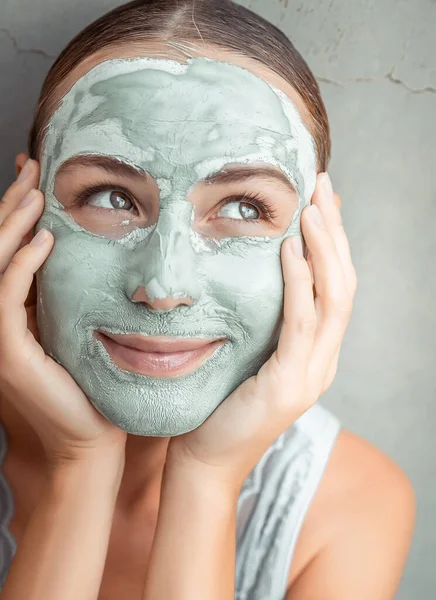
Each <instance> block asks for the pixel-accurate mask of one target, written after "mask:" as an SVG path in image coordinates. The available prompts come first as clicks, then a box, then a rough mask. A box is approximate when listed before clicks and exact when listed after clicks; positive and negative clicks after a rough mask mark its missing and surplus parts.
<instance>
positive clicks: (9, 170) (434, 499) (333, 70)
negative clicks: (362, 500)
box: [0, 0, 436, 600]
mask: <svg viewBox="0 0 436 600" xmlns="http://www.w3.org/2000/svg"><path fill="white" fill-rule="evenodd" d="M121 3H122V2H120V1H117V0H93V1H92V2H89V0H0V75H1V77H0V132H1V140H2V141H1V143H0V188H1V189H3V188H5V187H6V186H7V185H8V184H9V182H10V181H11V180H12V178H13V174H14V169H13V159H14V156H15V154H16V153H17V152H19V151H22V150H25V148H26V144H25V142H26V133H27V128H28V126H29V123H30V116H31V110H32V107H33V105H34V102H35V101H36V98H37V94H38V91H39V87H40V85H41V83H42V78H43V75H44V74H45V73H46V71H47V69H48V68H49V66H50V64H51V63H52V60H53V57H54V56H55V55H56V54H57V53H58V52H59V51H60V50H61V49H62V47H63V46H64V45H65V43H66V42H67V41H68V40H69V39H70V38H71V37H72V35H73V34H74V33H76V32H77V31H78V30H80V29H81V28H82V27H83V26H84V25H85V24H87V23H88V22H89V21H90V20H91V19H93V18H94V17H97V16H98V15H100V14H102V13H103V12H104V11H105V10H106V9H109V8H112V7H114V6H116V5H118V4H121ZM242 3H243V4H245V5H246V6H248V7H250V8H252V9H254V10H255V11H258V12H259V13H261V14H262V15H264V16H266V17H267V18H269V19H270V20H271V21H273V22H274V23H276V24H277V25H279V26H280V27H281V28H282V29H283V30H284V31H285V32H286V33H287V34H288V35H289V36H290V37H291V39H292V40H293V41H294V42H295V44H296V46H297V48H298V49H299V50H300V51H301V53H302V54H303V56H304V57H305V58H306V59H307V60H308V62H309V64H310V66H311V67H312V69H313V71H314V73H315V74H316V76H317V77H318V79H319V81H320V83H321V88H322V92H323V95H324V98H325V101H326V104H327V108H328V111H329V115H330V119H331V124H332V134H333V142H334V148H333V160H332V163H331V169H330V172H331V175H332V179H333V183H334V185H335V187H336V189H337V191H338V192H339V193H340V194H341V196H342V199H343V215H344V220H345V225H346V229H347V231H348V234H349V237H350V240H351V246H352V251H353V256H354V261H355V265H356V268H357V271H358V275H359V283H360V285H359V290H358V294H357V298H356V305H355V312H354V316H353V318H352V322H351V325H350V328H349V331H348V334H347V337H346V341H345V344H344V347H343V351H342V358H341V363H340V371H339V375H338V378H337V380H336V382H335V384H334V385H333V387H332V388H331V390H330V391H329V392H328V393H327V394H326V396H325V397H324V403H325V405H327V406H328V407H330V408H331V409H332V410H334V411H335V412H336V414H337V415H338V416H339V417H340V418H341V420H342V422H343V424H344V425H345V426H346V427H349V428H350V429H352V430H353V431H355V432H356V433H359V434H361V435H363V436H364V437H366V438H367V439H369V440H370V441H372V442H373V443H375V444H376V445H377V446H379V447H380V448H382V449H383V450H384V451H385V452H386V453H387V454H389V455H390V456H391V457H393V458H394V459H395V460H396V461H398V463H399V464H400V465H401V466H402V467H403V468H404V470H405V471H406V472H407V473H408V475H409V476H410V478H411V480H412V482H413V484H414V486H415V489H416V492H417V495H418V503H419V514H418V523H417V529H416V534H415V538H414V543H413V548H412V551H411V554H410V558H409V561H408V565H407V568H406V571H405V575H404V579H403V583H402V586H401V589H400V592H399V594H398V596H397V598H398V600H406V599H407V600H408V599H410V598H412V597H414V598H430V597H433V595H434V588H435V584H436V574H435V566H434V561H435V558H436V525H435V522H434V517H435V513H436V483H435V481H436V444H435V439H436V435H435V434H434V429H435V426H436V410H435V404H434V403H435V400H436V394H435V392H436V376H435V370H436V341H435V336H436V312H435V310H434V304H435V298H436V266H435V263H436V202H435V200H436V185H435V183H434V178H435V177H436V152H435V150H434V147H435V143H436V58H435V57H436V37H435V36H436V34H435V31H436V27H435V25H436V2H435V0H413V1H407V0H378V1H375V0H354V1H353V2H351V1H350V0H325V1H324V2H323V1H322V0H293V1H289V0H281V1H280V0H251V1H250V0H244V2H242Z"/></svg>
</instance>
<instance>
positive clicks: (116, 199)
mask: <svg viewBox="0 0 436 600" xmlns="http://www.w3.org/2000/svg"><path fill="white" fill-rule="evenodd" d="M86 204H87V205H88V206H96V207H97V208H107V209H109V210H128V211H131V210H132V209H133V208H134V204H133V202H132V201H131V200H130V198H128V196H127V195H126V194H124V193H123V192H118V191H116V190H105V191H103V192H97V193H96V194H92V195H91V196H89V198H88V199H87V200H86Z"/></svg>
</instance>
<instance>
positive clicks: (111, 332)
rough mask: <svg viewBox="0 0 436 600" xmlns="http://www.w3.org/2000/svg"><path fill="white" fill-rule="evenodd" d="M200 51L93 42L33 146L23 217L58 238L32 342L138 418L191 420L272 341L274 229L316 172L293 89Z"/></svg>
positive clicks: (288, 216)
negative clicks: (85, 63) (91, 61)
mask: <svg viewBox="0 0 436 600" xmlns="http://www.w3.org/2000/svg"><path fill="white" fill-rule="evenodd" d="M136 55H137V54H136ZM204 56H205V54H204V53H203V57H194V58H192V59H189V60H188V61H187V62H180V61H176V60H173V59H171V60H169V59H164V58H150V57H142V58H135V59H126V58H113V57H107V58H106V60H104V61H103V62H99V63H98V64H97V65H96V66H93V68H92V69H91V70H89V71H88V72H87V73H86V74H83V75H81V76H80V77H79V78H78V80H77V81H76V82H75V83H74V85H73V87H72V88H71V89H70V90H69V91H68V92H67V94H66V95H65V96H64V98H63V101H62V104H61V106H60V107H59V109H58V110H57V111H56V113H55V114H54V115H53V116H52V118H51V120H50V123H49V126H48V129H47V135H46V138H45V143H44V147H43V151H42V157H41V185H40V187H41V189H42V190H43V191H44V192H45V194H46V206H45V210H44V213H43V216H42V218H41V220H40V222H39V225H38V227H45V228H47V229H50V230H51V231H52V232H53V234H54V236H55V241H56V243H55V247H54V249H53V251H52V253H51V255H50V257H49V259H48V260H47V262H46V264H45V265H44V267H43V269H42V270H41V271H40V273H39V276H38V290H39V302H38V324H39V329H40V333H41V341H42V344H43V346H44V348H45V349H46V351H47V352H48V353H49V354H50V355H52V356H53V357H54V358H55V359H56V360H57V361H58V362H60V363H61V364H62V365H63V366H64V367H65V368H66V369H67V370H68V371H69V372H70V373H71V375H72V376H73V377H74V378H75V379H76V381H77V382H78V384H79V385H80V387H81V388H82V389H83V390H84V392H85V393H86V394H87V396H88V398H89V399H90V401H91V402H92V403H93V405H94V406H95V407H96V408H97V409H98V410H99V411H100V412H101V413H102V414H103V415H105V416H106V417H107V418H108V419H109V420H111V421H112V422H114V423H115V424H117V425H118V426H120V427H121V428H123V429H125V430H126V431H128V432H130V433H134V434H138V435H155V436H171V435H178V434H181V433H184V432H187V431H190V430H192V429H194V428H195V427H198V426H199V425H200V424H201V423H202V422H203V421H204V420H205V419H206V418H207V417H208V416H209V415H210V414H211V413H212V412H213V411H214V410H215V408H216V407H217V406H218V405H219V404H220V403H221V402H222V401H223V400H224V399H225V398H226V397H227V396H228V395H229V394H230V393H231V391H232V390H233V389H235V388H236V387H237V386H238V385H239V384H240V383H242V381H244V380H245V379H246V378H248V377H250V376H251V375H253V374H255V373H256V372H257V371H258V369H259V368H260V366H261V365H262V364H263V363H264V362H265V360H267V358H268V357H269V356H270V355H271V353H272V352H273V351H274V349H275V346H276V343H277V339H278V334H279V329H280V324H281V309H282V298H283V282H282V275H281V267H280V257H279V256H280V246H281V243H282V241H283V239H284V237H286V236H288V235H292V234H295V233H298V232H299V217H300V213H301V210H302V208H303V207H304V206H305V205H306V204H308V203H309V202H310V198H311V196H312V193H313V189H314V186H315V177H316V160H315V150H314V144H313V140H312V138H311V136H310V134H309V133H308V130H307V129H306V128H305V126H304V125H303V122H302V120H301V118H300V115H299V113H298V110H297V108H296V107H295V105H294V104H293V103H292V102H291V100H290V99H289V98H288V97H287V96H286V95H285V94H284V93H283V92H282V91H280V90H279V89H278V88H277V87H275V86H273V85H272V84H270V83H267V82H266V81H265V80H264V79H263V78H262V77H260V76H259V75H258V74H256V73H255V72H253V68H251V69H250V70H246V69H244V68H242V67H241V66H239V65H235V64H232V62H229V61H228V58H227V59H226V61H223V59H222V58H219V60H213V59H211V57H210V56H209V57H207V58H205V57H204Z"/></svg>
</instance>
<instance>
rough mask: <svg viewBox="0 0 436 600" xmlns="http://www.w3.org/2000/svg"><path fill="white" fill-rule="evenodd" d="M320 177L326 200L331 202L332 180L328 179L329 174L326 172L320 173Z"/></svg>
mask: <svg viewBox="0 0 436 600" xmlns="http://www.w3.org/2000/svg"><path fill="white" fill-rule="evenodd" d="M320 178H321V185H322V191H323V192H324V195H325V197H326V200H329V201H330V202H333V200H334V197H333V186H332V180H331V179H330V175H329V174H328V173H321V174H320Z"/></svg>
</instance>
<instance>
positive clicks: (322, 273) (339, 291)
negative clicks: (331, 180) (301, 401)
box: [301, 205, 352, 400]
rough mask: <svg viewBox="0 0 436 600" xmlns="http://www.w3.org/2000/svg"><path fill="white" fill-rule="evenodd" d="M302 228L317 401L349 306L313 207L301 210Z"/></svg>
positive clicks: (313, 392) (311, 381) (332, 248)
mask: <svg viewBox="0 0 436 600" xmlns="http://www.w3.org/2000/svg"><path fill="white" fill-rule="evenodd" d="M301 225H302V230H303V233H304V237H305V239H306V243H307V244H308V247H309V249H310V252H311V256H312V268H313V273H314V279H315V290H316V298H315V307H316V309H315V310H316V314H317V316H318V327H317V330H316V336H315V341H314V345H313V351H312V356H311V359H310V364H309V370H308V382H309V385H310V386H311V392H310V395H311V396H312V399H313V400H316V399H317V397H318V396H319V394H320V393H321V390H322V386H323V383H324V381H325V377H326V373H327V370H328V368H329V365H330V364H331V362H332V358H333V356H334V354H335V352H336V351H337V350H338V348H339V347H340V345H341V342H342V339H343V335H344V333H345V329H346V326H347V324H348V320H349V317H350V314H351V304H352V303H351V298H350V297H349V294H348V291H347V287H346V284H345V275H344V271H343V269H342V265H341V263H340V260H339V257H338V253H337V251H336V247H335V244H334V241H333V239H332V237H331V236H330V234H329V232H328V231H327V228H326V226H325V224H324V221H323V218H322V215H321V213H320V211H319V209H318V207H317V206H316V205H313V206H310V207H307V208H305V209H304V210H303V213H302V216H301Z"/></svg>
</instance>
